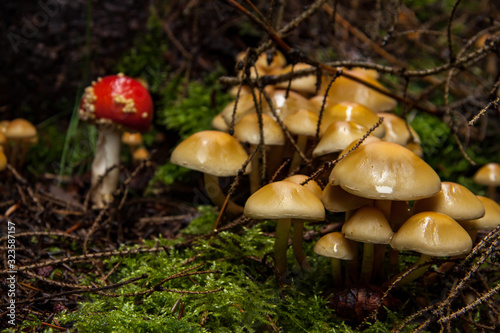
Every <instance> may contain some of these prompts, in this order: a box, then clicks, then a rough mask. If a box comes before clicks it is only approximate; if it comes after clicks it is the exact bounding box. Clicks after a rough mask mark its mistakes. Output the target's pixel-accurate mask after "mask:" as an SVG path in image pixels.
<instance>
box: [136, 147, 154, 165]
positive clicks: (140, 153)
mask: <svg viewBox="0 0 500 333" xmlns="http://www.w3.org/2000/svg"><path fill="white" fill-rule="evenodd" d="M149 157H150V156H149V152H148V150H147V149H146V148H144V147H139V148H137V149H136V150H135V151H134V153H133V154H132V158H133V160H134V161H136V162H140V161H145V160H148V159H149Z"/></svg>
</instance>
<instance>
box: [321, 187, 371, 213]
mask: <svg viewBox="0 0 500 333" xmlns="http://www.w3.org/2000/svg"><path fill="white" fill-rule="evenodd" d="M321 201H322V202H323V205H325V208H326V210H328V211H330V212H335V213H340V212H347V211H350V210H354V209H358V208H361V207H363V206H367V205H371V204H372V203H373V200H372V199H367V198H363V197H358V196H356V195H354V194H351V193H349V192H346V191H344V190H343V189H342V187H340V186H338V185H330V184H327V185H326V187H325V189H324V190H323V193H322V195H321Z"/></svg>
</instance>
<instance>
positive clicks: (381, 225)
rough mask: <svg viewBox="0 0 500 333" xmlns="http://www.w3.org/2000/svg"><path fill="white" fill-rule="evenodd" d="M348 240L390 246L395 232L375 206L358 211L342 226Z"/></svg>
mask: <svg viewBox="0 0 500 333" xmlns="http://www.w3.org/2000/svg"><path fill="white" fill-rule="evenodd" d="M342 233H343V234H344V236H345V237H346V238H348V239H351V240H354V241H357V242H361V243H370V244H389V243H390V242H391V238H392V236H393V234H394V232H393V231H392V229H391V226H390V225H389V222H388V221H387V218H386V217H385V215H384V213H383V212H382V211H381V210H380V209H378V208H376V207H373V206H364V207H362V208H360V209H358V210H357V211H356V212H355V213H354V214H353V215H352V216H351V217H350V218H349V220H347V222H346V223H344V225H343V226H342Z"/></svg>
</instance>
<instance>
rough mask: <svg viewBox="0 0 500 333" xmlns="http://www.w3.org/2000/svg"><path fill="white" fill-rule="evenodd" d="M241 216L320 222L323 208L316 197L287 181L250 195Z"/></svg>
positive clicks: (323, 212)
mask: <svg viewBox="0 0 500 333" xmlns="http://www.w3.org/2000/svg"><path fill="white" fill-rule="evenodd" d="M243 214H245V215H246V216H248V217H250V218H253V219H260V220H263V219H287V218H292V219H303V220H313V221H321V220H323V219H324V218H325V208H324V207H323V204H322V203H321V201H320V200H319V199H318V198H317V197H316V195H315V194H314V193H313V192H311V191H309V190H308V189H306V188H305V187H303V186H301V185H299V184H296V183H292V182H289V181H279V182H274V183H271V184H267V185H265V186H263V187H262V188H260V189H259V190H258V191H257V192H255V193H254V194H252V195H251V196H250V197H249V198H248V200H247V202H246V204H245V209H244V211H243Z"/></svg>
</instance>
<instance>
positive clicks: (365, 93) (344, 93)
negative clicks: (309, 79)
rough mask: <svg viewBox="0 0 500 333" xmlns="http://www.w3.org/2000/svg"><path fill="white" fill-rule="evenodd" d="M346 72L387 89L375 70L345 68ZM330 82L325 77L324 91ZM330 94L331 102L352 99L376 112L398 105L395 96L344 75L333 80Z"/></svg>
mask: <svg viewBox="0 0 500 333" xmlns="http://www.w3.org/2000/svg"><path fill="white" fill-rule="evenodd" d="M344 72H345V73H349V74H351V75H353V76H355V77H358V78H359V79H362V80H363V81H366V82H368V83H370V84H372V85H374V86H376V87H378V88H380V89H382V90H387V89H386V88H384V87H383V86H382V85H381V84H380V83H379V82H378V81H377V78H376V77H375V75H374V74H373V71H369V70H368V71H367V70H363V69H359V68H354V69H352V70H344ZM328 83H329V81H328V80H326V79H325V80H324V82H323V91H324V90H326V86H327V84H328ZM328 96H329V97H330V102H331V103H338V102H342V101H352V102H356V103H359V104H363V105H365V106H367V107H369V108H370V109H371V110H373V111H374V112H381V111H390V110H392V109H394V108H395V107H396V105H397V102H396V100H394V99H393V98H391V97H388V96H386V95H383V94H381V93H379V92H377V91H375V90H373V89H371V88H369V87H367V86H365V85H362V84H361V83H358V82H356V81H353V80H350V79H347V78H346V77H344V76H340V77H338V78H337V79H336V80H335V82H333V84H332V86H331V87H330V90H329V92H328Z"/></svg>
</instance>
